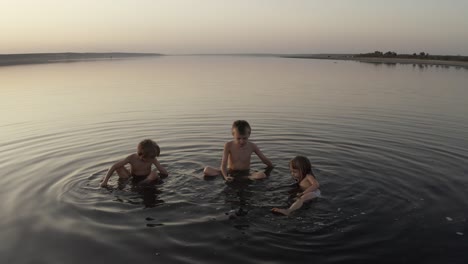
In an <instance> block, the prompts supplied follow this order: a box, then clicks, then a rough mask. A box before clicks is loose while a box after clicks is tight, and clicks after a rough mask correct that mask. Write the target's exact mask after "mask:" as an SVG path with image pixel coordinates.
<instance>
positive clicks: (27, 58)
mask: <svg viewBox="0 0 468 264" xmlns="http://www.w3.org/2000/svg"><path fill="white" fill-rule="evenodd" d="M148 56H163V54H158V53H128V52H105V53H89V52H88V53H77V52H65V53H26V54H0V66H12V65H22V64H43V63H57V62H76V61H86V60H110V59H123V58H131V57H148Z"/></svg>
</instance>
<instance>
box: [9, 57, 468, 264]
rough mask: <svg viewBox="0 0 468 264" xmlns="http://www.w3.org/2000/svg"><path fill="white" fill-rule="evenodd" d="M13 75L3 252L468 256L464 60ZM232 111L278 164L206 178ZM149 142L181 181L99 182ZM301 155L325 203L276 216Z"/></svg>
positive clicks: (199, 257)
mask: <svg viewBox="0 0 468 264" xmlns="http://www.w3.org/2000/svg"><path fill="white" fill-rule="evenodd" d="M26 77H27V78H26ZM0 82H1V86H0V95H1V96H0V110H1V112H0V113H1V114H0V135H1V137H0V159H1V160H2V163H1V165H0V167H1V169H2V172H3V177H0V197H1V201H2V217H1V218H0V227H1V230H2V232H1V233H0V240H1V241H2V247H0V261H1V262H2V263H31V262H34V260H33V259H36V258H32V256H40V257H41V259H40V261H39V262H41V263H82V262H90V263H98V262H103V261H109V260H110V261H112V262H113V263H129V262H143V263H148V262H161V263H219V262H223V263H259V262H268V263H306V262H311V261H313V262H318V263H350V262H352V263H382V262H388V263H395V262H396V263H445V262H449V263H464V262H466V260H467V259H468V255H467V254H466V253H465V250H464V249H465V248H466V246H467V245H468V241H467V238H466V237H467V235H466V234H467V233H468V232H467V223H466V217H467V215H466V207H467V205H468V204H467V202H466V201H468V197H467V195H466V191H465V190H466V189H467V187H468V180H467V179H468V177H467V176H468V167H467V162H466V160H468V159H467V158H468V153H467V152H468V151H467V149H468V132H467V131H468V115H467V114H468V113H467V108H466V98H467V95H468V90H467V89H466V83H467V82H468V74H467V70H466V69H457V68H453V67H451V68H445V67H442V66H423V67H420V66H414V65H400V64H397V65H390V66H389V65H373V64H363V63H358V62H352V61H340V62H339V63H333V61H323V60H295V59H285V58H253V57H215V56H213V57H196V56H192V57H161V58H140V59H129V60H119V61H94V62H77V63H67V64H50V65H25V66H14V67H1V68H0ZM236 119H246V120H248V121H249V123H250V124H251V126H252V135H251V137H250V139H251V140H252V141H253V142H255V143H256V144H257V145H258V146H259V147H260V148H261V150H262V152H263V153H264V154H265V155H266V156H267V157H268V158H269V159H270V160H272V161H273V163H274V164H275V168H274V169H273V170H272V171H271V172H270V176H269V177H268V178H267V179H265V180H261V181H255V182H250V181H247V182H235V183H232V184H225V183H224V181H223V180H222V179H221V178H215V179H212V180H206V179H203V177H202V169H203V167H204V166H206V165H209V166H219V163H220V162H221V155H222V149H223V144H224V143H225V142H226V141H228V140H230V138H231V132H230V127H231V124H232V121H234V120H236ZM144 138H152V139H154V140H156V141H157V142H158V144H159V145H160V147H161V156H160V158H159V160H160V162H161V163H162V165H163V166H164V167H165V168H167V169H168V171H169V173H170V175H169V177H167V178H166V179H164V181H163V182H162V183H160V184H156V185H154V186H138V185H136V184H134V183H132V182H128V183H124V184H121V185H120V188H119V183H118V180H117V176H114V177H113V178H111V180H110V185H112V186H113V187H112V188H110V189H103V188H99V187H98V186H99V182H100V180H101V178H102V177H103V176H104V175H105V173H106V169H107V168H108V167H109V166H111V165H112V164H113V163H114V162H115V161H116V160H119V159H122V158H124V157H125V156H127V155H128V154H130V153H132V152H133V151H134V149H135V146H136V144H137V143H138V142H139V141H141V139H144ZM296 155H304V156H307V157H308V158H309V159H310V160H311V162H312V164H313V166H314V174H315V175H316V176H317V178H318V180H319V182H320V183H321V190H322V197H320V198H319V199H317V200H316V201H313V202H311V203H309V204H307V206H305V207H304V208H302V209H301V210H298V211H297V212H294V213H293V214H292V215H291V216H290V217H281V216H276V215H273V214H272V213H271V212H270V209H271V208H273V207H287V206H289V205H290V203H291V196H293V195H294V187H293V185H292V184H293V183H294V182H293V180H292V179H291V176H290V173H289V168H288V161H289V159H291V158H293V157H294V156H296ZM262 166H263V165H262V163H261V161H260V160H259V159H258V158H256V157H255V156H254V157H253V159H252V169H254V170H261V169H263V168H262ZM97 251H99V254H93V256H92V257H91V256H90V254H89V252H97ZM18 252H21V254H18ZM239 252H241V254H240V253H239Z"/></svg>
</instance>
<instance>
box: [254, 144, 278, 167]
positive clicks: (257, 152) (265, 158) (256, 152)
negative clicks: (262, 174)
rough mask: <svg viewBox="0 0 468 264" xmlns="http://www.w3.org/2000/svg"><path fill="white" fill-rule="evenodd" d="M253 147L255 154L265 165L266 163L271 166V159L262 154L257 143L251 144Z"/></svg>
mask: <svg viewBox="0 0 468 264" xmlns="http://www.w3.org/2000/svg"><path fill="white" fill-rule="evenodd" d="M252 144H253V143H252ZM253 149H254V152H255V154H257V156H258V157H259V158H260V160H261V161H262V162H263V163H264V164H265V165H267V166H268V167H270V168H273V163H271V161H270V160H269V159H268V158H267V157H266V156H265V155H263V152H262V151H261V150H260V149H259V148H258V147H257V145H255V144H253Z"/></svg>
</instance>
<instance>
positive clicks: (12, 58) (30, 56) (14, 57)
mask: <svg viewBox="0 0 468 264" xmlns="http://www.w3.org/2000/svg"><path fill="white" fill-rule="evenodd" d="M195 55H196V56H247V57H248V56H254V57H279V58H291V59H319V60H349V61H358V62H363V63H373V64H414V65H416V64H418V65H440V66H454V67H463V68H468V61H454V60H433V59H418V58H386V57H360V56H358V54H267V53H265V54H262V53H251V54H249V53H246V54H195ZM152 56H179V55H165V54H160V53H128V52H105V53H92V52H87V53H78V52H65V53H26V54H0V67H1V66H12V65H23V64H44V63H58V62H77V61H87V60H112V59H124V58H132V57H152ZM180 56H194V54H186V55H180Z"/></svg>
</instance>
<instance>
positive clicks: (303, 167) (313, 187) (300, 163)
mask: <svg viewBox="0 0 468 264" xmlns="http://www.w3.org/2000/svg"><path fill="white" fill-rule="evenodd" d="M289 169H290V170H291V176H292V177H293V179H294V180H296V182H297V183H298V185H299V188H301V190H302V192H300V193H298V194H297V196H298V198H297V200H296V201H295V202H294V203H293V204H292V205H291V207H289V208H288V209H280V208H273V209H271V211H272V212H274V213H280V214H284V215H289V214H290V213H291V212H293V211H295V210H297V209H299V208H301V207H302V205H303V204H304V202H307V201H310V200H312V199H314V198H316V197H320V189H319V187H320V184H319V183H318V181H317V179H315V176H314V174H313V173H312V165H311V164H310V161H309V159H308V158H306V157H304V156H297V157H295V158H294V159H292V160H291V161H290V162H289Z"/></svg>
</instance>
